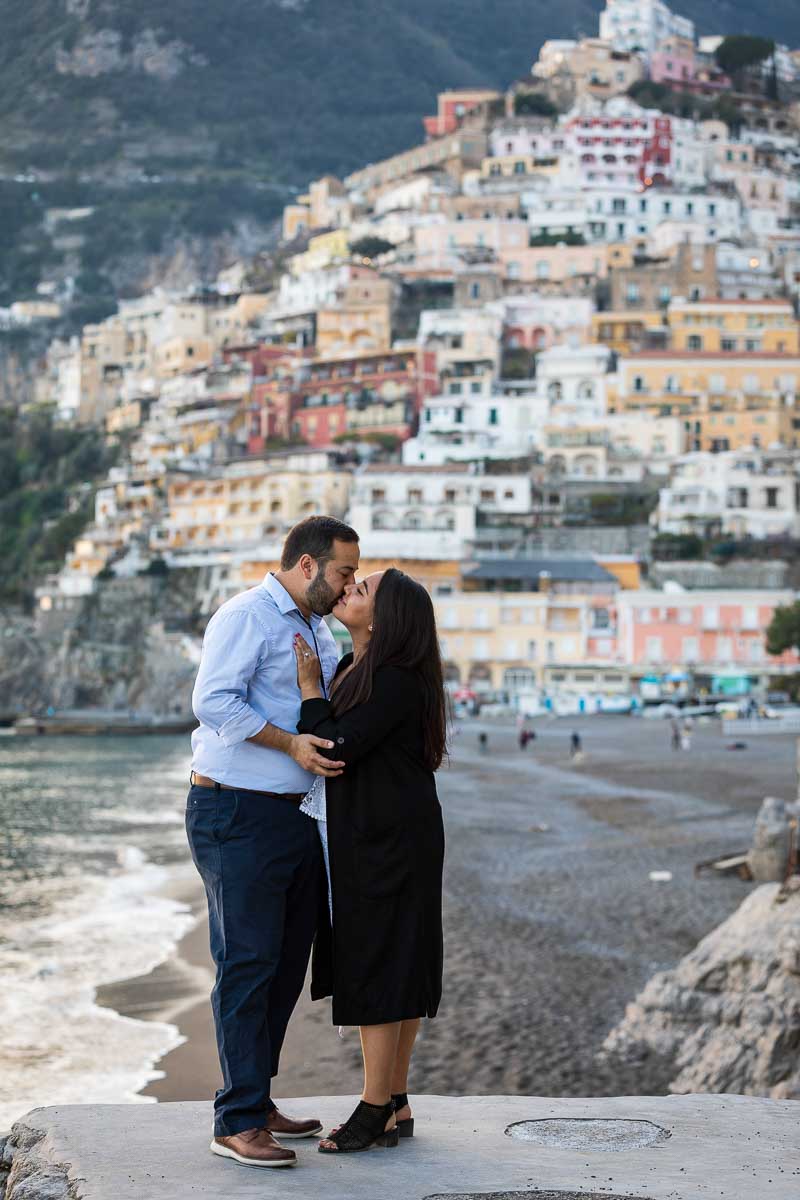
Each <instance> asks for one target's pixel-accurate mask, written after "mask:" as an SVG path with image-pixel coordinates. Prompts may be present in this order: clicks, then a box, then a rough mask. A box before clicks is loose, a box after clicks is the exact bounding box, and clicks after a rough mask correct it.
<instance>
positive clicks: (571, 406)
mask: <svg viewBox="0 0 800 1200" xmlns="http://www.w3.org/2000/svg"><path fill="white" fill-rule="evenodd" d="M610 364H611V351H610V350H609V349H608V347H607V346H597V345H589V346H551V347H550V349H549V350H543V351H542V352H541V353H540V354H539V357H538V359H537V362H536V384H537V390H538V392H539V394H540V395H541V396H542V397H543V398H545V399H546V400H547V403H548V405H549V408H550V420H551V421H552V422H556V423H558V424H570V423H573V424H583V423H585V422H587V421H595V420H597V419H598V418H601V417H604V416H605V415H606V411H607V404H606V395H607V387H608V379H609V367H610Z"/></svg>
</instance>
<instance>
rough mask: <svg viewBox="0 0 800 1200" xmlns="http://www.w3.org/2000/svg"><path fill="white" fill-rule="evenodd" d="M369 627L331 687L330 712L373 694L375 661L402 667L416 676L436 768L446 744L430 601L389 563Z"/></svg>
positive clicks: (429, 760) (431, 764)
mask: <svg viewBox="0 0 800 1200" xmlns="http://www.w3.org/2000/svg"><path fill="white" fill-rule="evenodd" d="M372 624H373V627H374V632H373V634H372V637H371V638H370V641H369V645H368V647H367V649H366V651H365V653H364V656H363V658H361V659H360V661H359V662H358V663H357V664H356V665H355V666H354V667H353V669H352V671H350V672H349V673H348V674H347V675H346V676H345V678H344V679H343V680H342V682H341V684H340V685H339V686H338V687H337V688H336V690H335V692H334V693H333V698H332V703H333V711H334V715H335V716H337V717H338V716H341V715H342V713H344V712H347V710H348V709H349V708H355V706H356V705H357V704H364V703H366V701H367V700H369V698H370V696H371V695H372V679H373V676H374V674H375V672H376V670H377V669H378V667H389V666H391V667H406V668H407V669H408V670H411V671H414V672H415V673H416V675H417V678H418V680H419V686H420V693H421V696H422V734H423V739H424V745H425V765H426V766H427V767H428V768H429V769H430V770H431V771H435V770H436V769H437V767H439V766H441V763H442V759H443V758H444V755H445V752H446V750H447V701H446V697H445V690H444V673H443V671H442V656H441V653H440V651H439V639H438V637H437V634H436V617H435V616H434V612H433V603H432V601H431V598H430V596H429V595H428V593H427V592H426V590H425V588H424V587H423V586H422V584H421V583H417V581H416V580H415V579H412V578H411V577H410V576H409V575H405V574H404V573H403V572H402V571H398V570H397V568H396V567H390V568H389V570H388V571H386V572H385V573H384V575H383V577H382V579H381V581H380V583H379V585H378V590H377V591H376V593H375V608H374V613H373V618H372Z"/></svg>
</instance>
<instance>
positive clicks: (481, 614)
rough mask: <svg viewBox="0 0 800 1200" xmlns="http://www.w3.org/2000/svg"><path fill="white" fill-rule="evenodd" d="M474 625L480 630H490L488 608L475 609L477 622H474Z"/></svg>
mask: <svg viewBox="0 0 800 1200" xmlns="http://www.w3.org/2000/svg"><path fill="white" fill-rule="evenodd" d="M473 624H474V625H475V626H476V627H477V628H478V629H488V628H489V610H488V609H486V608H476V609H475V620H474V622H473Z"/></svg>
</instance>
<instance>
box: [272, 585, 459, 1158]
mask: <svg viewBox="0 0 800 1200" xmlns="http://www.w3.org/2000/svg"><path fill="white" fill-rule="evenodd" d="M333 615H334V616H335V617H336V618H337V619H338V620H339V621H341V623H342V624H343V625H344V626H345V627H346V628H347V630H348V632H349V633H350V637H351V639H352V642H353V652H352V654H347V655H345V657H344V658H343V659H342V660H341V662H340V663H339V666H338V669H337V672H336V675H335V678H334V680H333V683H332V685H331V688H330V693H329V695H326V691H325V688H324V686H323V681H322V679H321V677H320V662H319V659H318V656H317V655H316V653H315V652H314V649H313V647H312V646H311V645H310V644H309V643H308V642H307V640H306V639H305V637H303V636H302V634H298V635H297V637H296V638H295V653H296V658H297V679H298V684H299V686H300V691H301V695H302V705H301V709H300V720H299V722H298V726H297V728H298V730H299V731H300V732H301V733H305V734H314V735H316V736H317V737H318V738H320V739H324V740H328V741H329V742H331V743H333V749H332V750H331V751H329V753H330V755H331V756H332V757H334V758H335V759H337V760H338V761H341V762H343V763H344V772H343V773H342V774H338V775H334V776H329V777H327V778H325V779H319V780H316V781H315V782H314V786H313V788H312V789H311V793H310V795H309V797H308V798H307V802H306V804H305V805H304V808H305V809H306V810H307V811H309V812H310V813H311V815H313V816H315V817H316V818H317V822H318V825H319V831H320V838H321V840H322V842H323V844H324V846H325V860H326V863H327V865H328V875H329V889H330V890H329V897H330V916H331V921H330V923H329V924H328V925H327V926H322V925H321V926H320V930H319V932H318V934H317V939H316V942H315V944H314V956H313V960H312V983H311V995H312V998H313V999H315V1000H318V999H322V998H323V997H326V996H332V997H333V1002H332V1017H333V1023H334V1025H339V1026H342V1025H358V1026H359V1027H360V1032H361V1050H362V1054H363V1059H364V1089H363V1092H362V1098H361V1101H360V1102H359V1104H358V1105H357V1107H356V1109H355V1111H354V1112H353V1113H352V1114H351V1115H350V1117H349V1118H348V1119H347V1120H346V1121H345V1123H344V1124H343V1125H341V1126H339V1127H338V1128H336V1129H334V1130H332V1131H331V1133H330V1134H329V1135H328V1137H327V1138H325V1139H323V1140H322V1141H321V1142H320V1144H319V1149H320V1151H321V1152H323V1153H326V1154H343V1153H352V1152H354V1151H360V1150H367V1149H369V1148H370V1147H371V1146H374V1145H382V1146H396V1145H397V1144H398V1138H399V1137H410V1136H412V1135H413V1131H414V1118H413V1116H412V1113H411V1108H410V1106H409V1103H408V1095H407V1091H408V1067H409V1061H410V1059H411V1053H412V1050H413V1048H414V1042H415V1040H416V1037H417V1032H418V1030H419V1025H420V1019H421V1018H422V1017H435V1016H436V1012H437V1009H438V1007H439V1001H440V998H441V993H442V865H443V861H444V829H443V825H442V813H441V808H440V806H439V800H438V797H437V794H436V784H435V781H434V774H433V773H434V771H435V770H436V769H437V768H438V767H439V766H440V764H441V762H442V758H443V756H444V753H445V734H446V702H445V690H444V681H443V671H442V662H441V657H440V652H439V645H438V640H437V635H436V622H435V618H434V612H433V604H432V602H431V599H430V596H429V595H428V593H427V591H426V590H425V588H423V587H422V585H421V584H419V583H416V582H415V581H414V580H413V579H411V578H409V576H407V575H404V574H403V573H402V571H398V570H395V569H394V568H392V569H390V570H388V571H384V572H376V573H375V574H373V575H369V576H368V577H367V578H366V579H365V580H364V581H363V582H362V583H358V584H349V585H348V586H347V587H346V588H345V590H344V595H343V596H342V597H341V599H340V600H339V601H338V603H337V604H336V605H335V606H334V608H333Z"/></svg>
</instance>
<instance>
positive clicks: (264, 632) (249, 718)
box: [192, 574, 339, 792]
mask: <svg viewBox="0 0 800 1200" xmlns="http://www.w3.org/2000/svg"><path fill="white" fill-rule="evenodd" d="M296 633H301V634H302V635H303V637H304V638H305V639H306V641H307V642H308V644H309V645H310V646H312V647H313V646H314V645H315V644H316V650H317V655H318V657H319V660H320V663H321V664H322V678H323V682H324V685H325V694H326V695H327V694H328V692H329V686H330V682H331V679H332V678H333V673H334V671H335V670H336V664H337V662H338V657H339V656H338V653H337V649H336V642H335V640H334V637H333V634H332V633H331V631H330V629H328V626H327V625H326V624H325V622H324V621H323V619H322V617H318V616H316V614H313V615H312V616H311V618H310V620H309V621H306V619H305V617H304V616H303V614H302V613H301V612H300V610H299V608H298V607H297V605H296V604H295V602H294V600H293V599H292V597H291V596H290V595H289V593H288V592H287V591H286V588H284V587H283V585H282V584H280V583H279V582H278V580H277V579H276V578H275V576H274V575H272V574H269V575H267V576H266V577H265V579H264V582H263V583H260V584H259V585H258V586H257V587H254V588H250V590H249V591H247V592H242V593H240V595H238V596H234V597H233V599H232V600H228V601H227V602H226V603H225V604H223V605H222V607H221V608H220V609H218V610H217V612H216V613H215V614H214V616H213V617H212V618H211V620H210V621H209V623H208V626H207V628H206V633H205V637H204V639H203V652H202V657H201V659H200V670H199V671H198V674H197V680H196V681H195V685H194V692H193V693H192V708H193V710H194V715H195V716H196V717H197V719H198V721H199V722H200V728H199V729H196V730H195V731H194V733H193V734H192V769H193V770H194V771H197V772H198V774H200V775H208V776H210V778H211V779H215V780H217V782H219V783H224V784H227V786H228V787H234V788H236V787H240V788H249V789H252V790H254V791H265V792H306V791H308V789H309V788H310V786H311V784H312V782H313V781H314V778H315V777H314V775H312V773H311V772H310V771H305V770H303V768H302V767H300V766H298V765H297V763H296V762H295V761H294V759H293V758H290V757H289V755H288V754H283V753H281V751H280V750H269V749H266V748H265V747H263V746H257V745H256V744H255V743H254V742H248V741H247V738H251V737H253V736H254V735H255V734H257V733H258V732H259V731H260V730H261V729H263V728H264V726H265V725H266V724H267V723H269V724H270V725H277V726H278V727H279V728H280V729H286V730H288V731H289V732H290V733H297V722H298V721H299V719H300V689H299V687H298V686H297V660H296V658H295V653H294V635H295V634H296Z"/></svg>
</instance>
